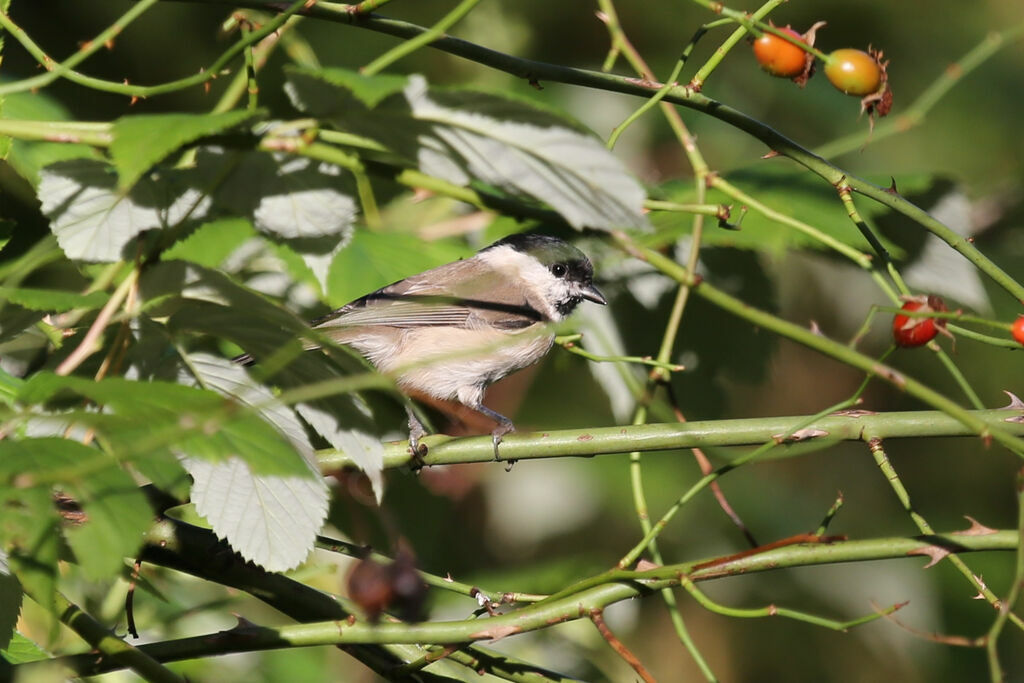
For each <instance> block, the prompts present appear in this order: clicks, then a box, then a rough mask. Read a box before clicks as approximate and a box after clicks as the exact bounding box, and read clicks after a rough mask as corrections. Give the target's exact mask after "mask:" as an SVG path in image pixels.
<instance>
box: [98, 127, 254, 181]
mask: <svg viewBox="0 0 1024 683" xmlns="http://www.w3.org/2000/svg"><path fill="white" fill-rule="evenodd" d="M254 116H255V112H252V111H247V110H244V109H239V110H235V111H227V112H222V113H219V114H137V115H132V116H123V117H121V118H120V119H118V120H117V121H115V122H114V126H113V130H112V132H113V135H114V140H113V142H111V144H110V156H111V157H112V158H113V160H114V166H115V167H116V168H117V173H118V175H119V177H120V182H119V185H120V187H122V188H127V187H131V186H132V185H134V184H135V182H136V181H137V180H138V179H139V178H141V177H142V175H143V174H144V173H145V172H146V171H147V170H148V169H149V168H150V167H151V166H153V165H154V164H156V163H157V162H159V161H162V160H163V159H164V157H166V156H167V155H168V154H170V153H171V152H173V151H174V150H176V149H178V148H180V147H182V146H183V145H185V144H187V143H190V142H193V141H195V140H198V139H199V138H201V137H205V136H207V135H213V134H215V133H220V132H223V131H225V130H228V129H229V128H234V127H236V126H239V125H241V124H242V123H244V122H246V121H249V120H251V119H252V118H253V117H254Z"/></svg>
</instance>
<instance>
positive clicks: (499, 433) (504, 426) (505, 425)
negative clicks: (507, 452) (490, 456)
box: [491, 419, 516, 472]
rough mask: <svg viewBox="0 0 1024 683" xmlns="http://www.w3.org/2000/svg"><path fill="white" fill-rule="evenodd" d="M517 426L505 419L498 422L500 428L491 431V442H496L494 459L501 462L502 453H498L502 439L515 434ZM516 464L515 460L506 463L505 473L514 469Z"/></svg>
mask: <svg viewBox="0 0 1024 683" xmlns="http://www.w3.org/2000/svg"><path fill="white" fill-rule="evenodd" d="M515 430H516V426H515V425H514V424H512V421H511V420H508V419H505V420H502V421H499V422H498V426H497V427H495V428H494V430H493V431H491V440H492V441H493V442H494V459H495V460H497V461H498V462H501V453H499V452H498V444H500V443H501V437H503V436H505V435H506V434H508V433H509V432H514V431H515ZM515 464H516V461H515V460H509V461H507V462H506V463H505V471H506V472H508V471H510V470H511V469H512V466H513V465H515Z"/></svg>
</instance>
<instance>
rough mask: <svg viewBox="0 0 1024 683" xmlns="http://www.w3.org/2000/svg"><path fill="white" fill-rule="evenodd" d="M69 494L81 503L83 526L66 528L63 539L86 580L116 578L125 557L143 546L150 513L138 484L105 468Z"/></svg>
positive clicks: (125, 474) (124, 473) (93, 474)
mask: <svg viewBox="0 0 1024 683" xmlns="http://www.w3.org/2000/svg"><path fill="white" fill-rule="evenodd" d="M69 493H70V494H71V495H72V497H74V498H75V499H76V500H78V501H79V502H81V504H82V510H83V512H85V514H86V521H85V522H84V523H83V524H79V525H74V526H70V527H67V528H66V529H65V531H64V536H65V538H67V540H68V544H69V545H70V546H71V549H72V550H73V551H74V553H75V559H76V560H77V561H78V564H79V565H80V566H81V567H82V572H83V574H84V575H85V577H86V578H87V579H93V580H98V579H105V578H111V577H113V576H115V575H117V574H118V573H119V572H120V571H121V568H122V567H124V558H125V557H135V556H137V555H138V551H139V548H140V547H141V546H142V540H143V538H142V537H143V533H145V531H146V529H148V528H149V526H150V523H151V522H152V518H153V511H152V510H151V509H150V507H149V504H148V503H147V502H146V496H145V495H144V494H143V493H142V491H141V490H140V489H139V487H138V484H136V483H135V481H134V480H133V479H132V477H131V476H130V475H129V474H128V473H127V472H125V471H124V470H122V469H120V468H118V467H108V468H106V469H103V470H100V471H98V472H94V473H92V474H90V475H89V476H88V477H84V478H83V479H82V480H81V481H80V482H79V483H78V484H77V485H75V486H73V487H71V488H70V489H69Z"/></svg>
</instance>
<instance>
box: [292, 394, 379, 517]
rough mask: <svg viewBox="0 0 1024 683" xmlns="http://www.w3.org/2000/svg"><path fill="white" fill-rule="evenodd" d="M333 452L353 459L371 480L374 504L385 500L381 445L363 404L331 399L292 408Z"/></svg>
mask: <svg viewBox="0 0 1024 683" xmlns="http://www.w3.org/2000/svg"><path fill="white" fill-rule="evenodd" d="M295 409H296V410H298V411H299V415H301V416H302V419H304V420H305V421H306V422H308V423H309V425H310V426H311V427H312V428H313V429H315V430H316V431H317V433H318V434H320V436H322V437H324V438H325V439H326V440H327V442H328V443H330V444H331V446H333V447H334V448H336V449H338V450H339V451H342V452H343V453H345V455H347V456H349V457H350V458H352V461H353V462H355V464H356V466H358V467H359V469H361V470H362V471H363V473H364V474H365V475H366V477H367V478H368V479H369V480H370V485H371V486H372V487H373V493H374V495H375V496H376V498H377V502H378V503H380V501H381V500H382V499H383V498H384V445H383V444H382V443H381V437H380V434H379V432H380V428H379V427H377V426H376V425H374V423H373V420H372V416H371V415H370V414H369V413H368V409H367V408H366V407H365V404H364V403H362V402H361V401H360V400H359V398H358V397H356V396H332V397H331V398H330V399H329V400H322V401H311V402H309V403H300V404H299V405H297V406H295Z"/></svg>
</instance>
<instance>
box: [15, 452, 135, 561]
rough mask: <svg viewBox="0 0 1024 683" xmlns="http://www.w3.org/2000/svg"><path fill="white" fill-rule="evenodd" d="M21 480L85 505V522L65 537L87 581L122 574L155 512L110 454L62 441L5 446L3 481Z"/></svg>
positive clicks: (74, 524) (76, 524)
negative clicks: (55, 490)
mask: <svg viewBox="0 0 1024 683" xmlns="http://www.w3.org/2000/svg"><path fill="white" fill-rule="evenodd" d="M15 477H18V478H19V479H20V486H21V487H25V486H32V485H35V487H36V488H37V489H40V490H42V491H43V493H44V494H45V495H47V496H49V494H50V490H51V488H52V487H54V486H57V487H59V488H60V490H61V491H63V492H64V493H65V494H67V495H68V496H69V497H70V498H71V499H72V500H74V501H76V502H77V503H78V504H80V505H81V508H82V511H83V513H84V520H83V521H81V522H78V523H73V524H69V525H68V526H67V527H66V529H65V536H66V538H67V540H68V542H69V544H70V545H71V548H72V550H74V553H75V557H76V558H77V560H78V563H79V564H80V565H81V567H82V569H83V572H84V574H85V576H86V577H87V578H90V579H102V578H107V577H110V576H112V575H115V574H117V573H118V572H119V571H120V569H121V567H122V566H123V562H122V558H124V557H125V556H129V555H130V556H134V555H135V554H136V553H137V552H138V549H139V547H140V546H141V545H142V534H143V532H144V531H145V530H146V528H147V527H148V526H149V523H150V519H151V517H152V514H153V513H152V511H151V510H150V508H149V505H148V504H147V503H146V498H145V496H144V495H143V494H142V492H141V491H140V490H139V487H138V484H136V483H135V480H134V479H132V477H131V476H130V475H129V474H128V473H127V472H125V471H124V470H123V469H121V464H120V463H119V462H118V461H117V460H115V459H114V458H112V457H110V456H109V455H107V454H106V453H103V452H102V451H100V450H98V449H96V448H90V447H88V446H84V445H82V444H81V443H78V442H77V441H71V440H70V439H61V438H37V439H24V440H20V441H13V440H5V441H3V442H0V480H4V479H6V480H13V479H14V478H15Z"/></svg>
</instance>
